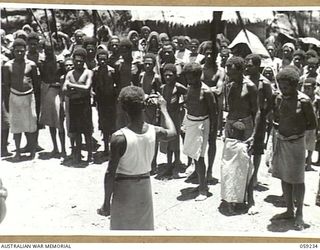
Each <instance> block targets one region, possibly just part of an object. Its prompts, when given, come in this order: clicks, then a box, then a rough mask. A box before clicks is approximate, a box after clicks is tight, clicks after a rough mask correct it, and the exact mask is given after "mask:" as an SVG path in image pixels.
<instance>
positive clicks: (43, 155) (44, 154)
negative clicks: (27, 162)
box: [38, 152, 61, 160]
mask: <svg viewBox="0 0 320 250" xmlns="http://www.w3.org/2000/svg"><path fill="white" fill-rule="evenodd" d="M38 158H39V159H40V160H49V159H60V158H61V154H60V153H53V152H41V153H39V154H38Z"/></svg>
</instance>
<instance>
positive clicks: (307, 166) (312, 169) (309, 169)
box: [305, 165, 316, 171]
mask: <svg viewBox="0 0 320 250" xmlns="http://www.w3.org/2000/svg"><path fill="white" fill-rule="evenodd" d="M305 170H306V171H316V170H315V169H314V168H312V167H311V166H310V165H306V168H305Z"/></svg>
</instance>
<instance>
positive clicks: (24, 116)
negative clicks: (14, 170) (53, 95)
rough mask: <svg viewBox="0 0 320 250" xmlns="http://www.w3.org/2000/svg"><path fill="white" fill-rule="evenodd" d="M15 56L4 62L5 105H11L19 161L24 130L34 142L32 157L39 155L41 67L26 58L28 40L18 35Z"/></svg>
mask: <svg viewBox="0 0 320 250" xmlns="http://www.w3.org/2000/svg"><path fill="white" fill-rule="evenodd" d="M13 53H14V56H15V59H12V60H10V61H8V62H7V63H6V64H5V65H4V70H3V81H4V85H5V89H6V95H5V98H6V99H5V105H6V107H7V108H9V123H10V130H11V132H12V133H13V134H14V135H13V137H14V141H15V144H16V155H15V157H14V158H15V160H19V159H20V157H21V154H20V143H21V133H26V136H27V140H28V142H29V145H30V157H31V158H32V159H33V158H34V157H35V144H36V133H35V132H36V131H37V114H36V106H35V97H34V86H35V85H36V84H38V83H37V80H38V78H37V68H36V65H35V63H34V62H32V61H30V60H28V59H25V53H26V42H25V41H24V40H23V39H20V38H17V39H16V40H15V41H14V43H13Z"/></svg>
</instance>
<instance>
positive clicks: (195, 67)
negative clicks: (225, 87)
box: [183, 62, 202, 76]
mask: <svg viewBox="0 0 320 250" xmlns="http://www.w3.org/2000/svg"><path fill="white" fill-rule="evenodd" d="M187 73H193V74H196V75H199V76H201V74H202V67H201V65H200V64H199V63H196V62H192V63H187V64H186V65H184V67H183V74H187Z"/></svg>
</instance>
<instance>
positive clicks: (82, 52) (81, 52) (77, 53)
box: [73, 48, 87, 59]
mask: <svg viewBox="0 0 320 250" xmlns="http://www.w3.org/2000/svg"><path fill="white" fill-rule="evenodd" d="M76 56H81V57H82V58H84V59H86V58H87V51H86V50H85V49H84V48H78V49H76V50H75V51H74V52H73V58H75V57H76Z"/></svg>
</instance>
